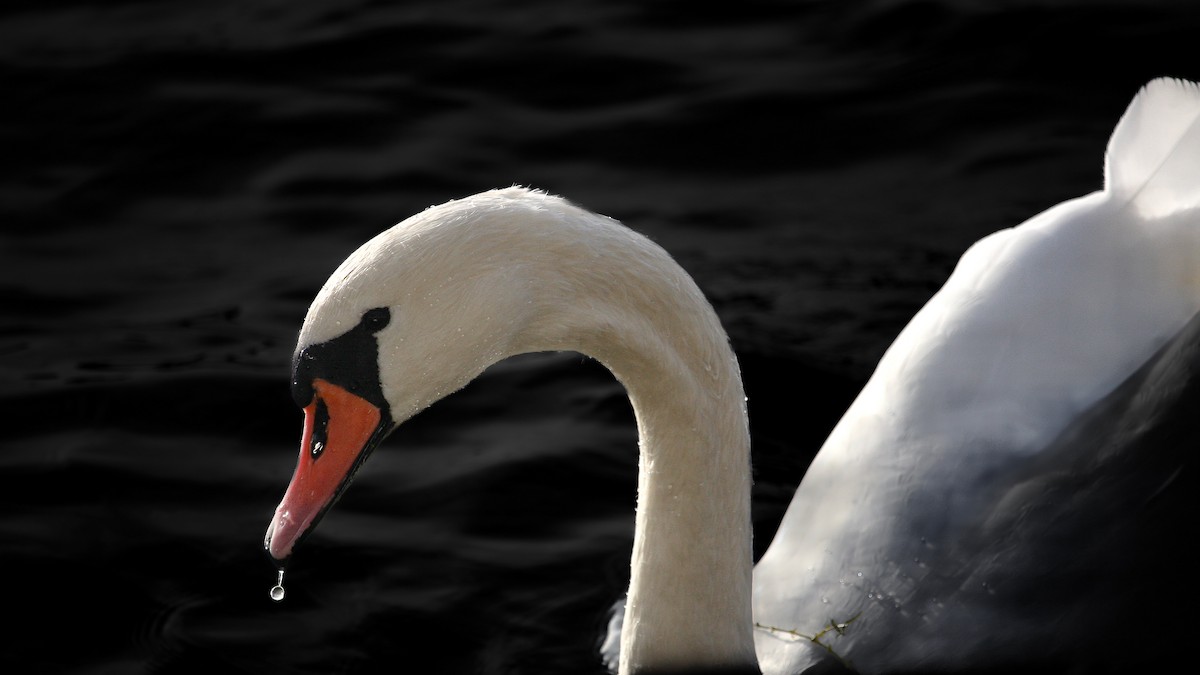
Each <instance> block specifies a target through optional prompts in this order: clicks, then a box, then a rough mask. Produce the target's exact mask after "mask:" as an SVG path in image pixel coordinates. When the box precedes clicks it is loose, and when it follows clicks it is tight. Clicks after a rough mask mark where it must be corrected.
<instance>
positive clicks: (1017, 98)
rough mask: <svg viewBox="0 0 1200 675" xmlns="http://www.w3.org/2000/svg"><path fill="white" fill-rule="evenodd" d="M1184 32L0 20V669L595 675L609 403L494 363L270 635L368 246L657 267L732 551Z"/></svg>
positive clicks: (608, 559) (814, 20) (488, 12)
mask: <svg viewBox="0 0 1200 675" xmlns="http://www.w3.org/2000/svg"><path fill="white" fill-rule="evenodd" d="M1184 5H1185V3H1154V2H1150V3H1145V2H1135V1H1133V0H1128V1H1125V2H1111V3H1104V4H1101V5H1098V6H1096V5H1095V3H1086V2H1074V3H1051V2H1040V3H1039V2H1025V3H1022V2H1000V1H998V0H997V1H992V2H987V1H984V0H978V1H975V2H963V3H953V4H952V3H942V2H934V1H920V0H895V1H891V2H883V1H878V2H867V3H841V2H782V1H780V2H769V1H759V0H743V1H742V2H737V3H728V4H725V5H720V6H713V5H702V4H698V3H690V2H645V3H626V2H575V3H554V2H540V3H513V2H486V1H483V0H473V1H468V0H462V1H453V0H446V1H443V2H437V3H433V2H421V3H416V2H412V3H383V2H357V3H350V2H333V1H328V2H303V3H300V2H297V3H286V2H260V3H246V2H215V1H214V2H204V3H182V2H177V3H168V2H104V3H99V2H86V1H82V2H60V3H54V4H53V6H48V3H35V2H19V1H18V2H8V3H5V5H4V8H3V9H2V10H0V77H2V78H3V79H2V84H3V92H4V100H5V103H4V105H3V107H2V111H0V120H2V124H0V137H2V138H3V146H2V147H3V151H4V153H3V166H4V169H3V180H2V182H0V208H2V209H3V214H2V219H0V223H3V225H2V226H0V227H2V230H0V231H2V234H0V262H2V265H0V373H2V376H0V411H3V412H2V413H0V415H2V417H0V419H3V420H4V437H3V441H0V443H2V452H0V500H3V503H2V506H0V570H2V572H3V576H2V578H3V579H4V581H5V583H6V586H7V588H6V592H5V594H4V595H5V599H4V603H3V607H4V614H5V619H6V625H7V626H8V627H7V628H5V629H4V630H3V631H2V632H0V664H2V666H3V670H5V672H23V673H24V672H28V673H96V674H100V673H104V674H109V673H193V672H197V673H199V672H204V673H374V672H423V673H475V672H479V673H543V672H552V673H600V672H602V670H601V668H600V666H599V663H598V661H597V659H596V656H595V644H596V641H597V639H598V636H599V634H600V630H601V625H602V622H603V620H604V612H605V610H606V608H607V607H608V606H609V604H610V603H611V602H612V600H613V599H614V598H616V597H617V596H618V595H619V594H620V593H621V592H622V590H623V587H624V584H625V582H626V580H627V578H628V551H629V547H630V544H631V530H632V507H633V500H634V480H635V471H636V453H635V450H634V446H635V437H634V431H633V426H632V422H631V415H630V411H629V408H628V405H627V403H626V402H625V400H624V398H623V395H622V392H621V390H620V388H619V387H618V386H617V385H616V384H615V383H614V382H613V381H612V380H611V378H610V377H609V376H608V375H607V373H606V372H604V371H603V370H602V369H601V368H599V367H598V366H596V365H595V364H592V363H589V362H586V361H584V360H583V359H581V358H580V357H578V356H576V355H570V354H566V355H536V356H530V357H523V358H520V359H516V360H513V361H510V362H507V363H504V364H501V365H499V366H497V367H496V368H494V369H493V370H491V371H489V372H488V373H487V374H485V376H484V377H483V378H481V380H479V381H478V382H476V383H474V384H473V385H471V386H470V387H468V388H467V389H466V390H464V391H462V392H460V393H459V394H456V395H454V396H452V397H451V398H450V399H448V400H447V401H445V402H443V403H441V404H439V405H438V406H436V407H435V408H434V409H432V410H430V411H428V412H427V413H425V414H423V415H421V416H420V417H419V418H417V419H416V420H414V421H413V422H412V423H410V424H409V425H407V426H406V427H404V428H403V429H401V430H400V431H399V432H397V433H396V434H394V435H393V437H392V438H391V440H390V441H389V442H388V443H387V444H386V445H385V446H384V448H383V449H381V450H380V451H378V452H376V453H375V454H374V455H373V457H372V458H371V461H370V462H369V463H368V464H367V466H366V467H365V469H364V470H363V471H362V472H361V473H360V476H359V478H358V480H357V481H356V483H355V484H354V486H353V488H351V489H350V490H349V492H348V493H347V494H346V496H345V498H344V499H343V500H342V501H341V502H340V503H339V505H338V507H337V508H336V509H335V510H334V511H332V512H331V513H330V515H329V516H328V517H326V519H325V520H324V521H323V522H322V524H321V527H320V528H319V529H318V530H317V532H316V533H315V534H314V535H313V536H312V537H310V538H309V539H308V540H306V542H305V543H304V545H303V547H302V548H301V549H300V551H299V552H298V553H297V555H296V557H295V561H294V564H293V566H292V569H291V571H290V572H289V577H288V584H287V585H288V597H287V600H286V601H285V602H284V603H282V604H278V605H276V604H273V603H272V602H271V601H270V600H269V599H268V596H267V590H268V589H269V588H270V586H271V584H272V583H273V581H274V573H273V569H272V568H271V566H270V565H269V564H268V563H267V561H266V559H265V556H264V555H263V554H262V552H261V541H262V535H263V532H264V529H265V527H266V525H267V522H268V518H269V516H270V514H271V512H272V510H273V508H274V506H275V504H276V503H277V501H278V499H279V497H280V496H281V495H282V492H283V489H284V487H285V485H286V483H287V481H288V478H289V476H290V474H291V470H292V466H293V463H294V459H295V452H296V446H297V443H298V440H299V431H300V420H301V418H300V415H299V413H298V411H296V410H295V409H294V406H293V404H292V403H291V400H290V397H289V393H288V387H287V378H288V365H289V358H290V353H291V349H292V346H293V341H294V338H295V334H296V331H297V330H298V328H299V325H300V322H301V320H302V318H303V314H304V310H305V309H306V307H307V304H308V302H309V301H310V300H311V298H312V296H313V294H314V293H315V292H316V290H317V289H318V288H319V286H320V285H321V283H323V281H324V280H325V278H326V276H327V275H328V274H329V272H331V271H332V269H333V268H334V267H335V266H336V265H337V263H338V262H340V261H341V259H342V258H343V257H345V256H346V255H347V254H348V253H349V252H350V251H351V250H353V249H354V248H355V247H356V246H357V245H358V244H359V243H360V242H362V241H364V240H365V239H367V238H369V237H370V236H371V235H373V234H374V233H376V232H378V231H379V230H381V229H383V228H385V227H386V226H388V225H390V224H392V223H394V222H396V221H398V220H401V219H402V218H404V217H406V216H407V215H409V214H411V213H413V212H415V211H417V210H419V209H421V208H423V207H425V206H427V205H429V204H433V203H438V202H442V201H445V200H447V199H450V198H454V197H460V196H464V195H466V194H470V193H473V192H476V191H480V190H484V189H488V188H492V187H500V186H505V185H510V184H514V183H519V184H527V185H533V186H537V187H541V188H544V189H546V190H549V191H551V192H556V193H559V194H562V195H564V196H567V197H568V198H570V199H572V200H574V201H576V202H578V203H580V204H582V205H584V206H587V207H589V208H592V209H594V210H596V211H599V212H602V213H605V214H608V215H612V216H614V217H617V218H619V219H621V220H623V221H625V222H626V223H627V224H629V225H631V226H632V227H634V228H635V229H638V230H640V231H642V232H644V233H646V234H648V235H650V236H651V237H653V238H654V239H656V240H657V241H659V242H660V243H661V244H662V245H663V246H665V247H666V248H667V249H668V250H670V251H672V252H673V253H674V254H675V255H676V256H677V258H678V259H679V260H680V262H681V263H682V264H683V265H684V266H685V267H686V268H687V269H689V270H690V271H691V272H692V273H693V275H694V276H695V277H696V279H697V281H698V282H699V283H700V285H701V286H702V287H703V288H704V289H705V291H706V292H707V293H708V294H709V296H710V298H711V299H712V301H713V303H714V304H715V306H716V308H717V310H718V312H719V313H720V315H721V317H722V319H723V320H724V321H725V323H726V326H727V327H728V330H729V332H730V334H731V337H732V339H733V342H734V345H735V346H736V348H737V349H738V352H739V356H740V358H741V359H742V361H743V364H744V367H745V371H746V379H747V383H748V389H749V395H750V406H751V408H750V410H751V415H752V423H753V431H754V442H755V471H756V481H757V482H756V488H755V489H756V491H755V520H756V528H757V531H758V537H757V541H758V548H759V549H760V551H761V548H762V547H763V546H765V544H766V543H767V542H768V541H769V540H770V537H771V534H772V532H773V529H774V527H775V524H776V522H777V520H778V518H779V517H780V516H781V514H782V509H783V508H784V507H785V506H786V504H787V501H788V499H789V498H790V495H791V492H792V491H793V490H794V489H795V485H796V484H797V482H798V481H799V478H800V476H801V475H802V473H803V470H804V467H805V465H806V463H807V461H808V459H809V458H810V457H811V454H812V453H813V452H814V451H815V450H816V448H817V447H818V445H819V443H820V441H821V440H822V439H823V437H824V434H825V433H826V432H827V431H828V429H829V428H830V427H831V426H832V424H833V423H834V422H835V421H836V419H837V417H838V415H839V414H840V412H841V411H842V410H843V409H844V407H845V406H846V405H847V404H848V403H849V400H850V398H851V397H852V396H853V394H854V392H855V391H856V389H857V387H859V386H860V385H861V383H862V382H863V381H864V380H865V378H866V377H867V375H869V373H870V369H871V367H872V365H873V363H874V362H875V361H876V360H877V359H878V357H879V356H880V355H881V353H882V351H883V350H884V349H885V348H886V346H887V345H888V343H889V342H890V340H891V339H892V338H893V337H894V336H895V334H896V333H897V331H898V330H899V329H900V328H901V327H902V326H903V324H904V323H905V321H906V320H907V319H908V317H910V316H911V315H912V314H913V312H915V311H916V309H917V308H918V307H920V305H921V304H922V303H923V302H924V301H925V299H926V298H928V296H929V295H930V294H931V293H932V292H933V291H934V290H936V288H937V287H938V286H939V285H940V283H941V282H942V280H944V278H945V277H946V275H947V274H948V273H949V271H950V269H951V268H952V266H953V263H954V261H955V260H956V259H957V257H958V255H960V254H961V252H962V251H963V250H964V249H965V247H966V246H967V245H969V244H970V243H971V242H973V241H974V240H976V239H978V238H979V237H980V236H982V235H984V234H986V233H988V232H991V231H993V230H996V229H999V228H1001V227H1006V226H1010V225H1013V224H1016V223H1018V222H1020V221H1021V220H1023V219H1025V218H1026V217H1028V216H1030V215H1033V214H1034V213H1036V212H1038V211H1040V210H1042V209H1044V208H1046V207H1048V206H1050V205H1053V204H1055V203H1057V202H1059V201H1062V200H1063V199H1066V198H1070V197H1074V196H1077V195H1081V194H1084V193H1086V192H1089V191H1091V190H1094V189H1096V188H1098V187H1099V186H1100V185H1101V181H1102V168H1101V167H1102V157H1103V149H1104V144H1105V142H1106V140H1107V137H1108V134H1109V133H1110V131H1111V129H1112V127H1113V125H1114V124H1115V123H1116V121H1117V119H1118V118H1119V116H1120V114H1121V112H1122V111H1123V110H1124V108H1125V106H1126V104H1127V103H1128V101H1129V99H1130V98H1131V97H1132V96H1133V95H1134V93H1135V92H1136V91H1137V89H1138V87H1140V86H1141V85H1142V84H1143V83H1145V82H1146V81H1147V80H1149V79H1151V78H1152V77H1155V76H1160V75H1173V76H1177V77H1184V78H1189V79H1198V78H1200V52H1197V51H1196V48H1195V44H1196V37H1195V36H1196V33H1197V29H1200V11H1198V10H1196V9H1187V8H1184Z"/></svg>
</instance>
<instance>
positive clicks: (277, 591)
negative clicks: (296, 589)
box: [271, 570, 286, 602]
mask: <svg viewBox="0 0 1200 675" xmlns="http://www.w3.org/2000/svg"><path fill="white" fill-rule="evenodd" d="M285 592H286V591H284V590H283V570H279V578H278V579H277V580H276V581H275V585H274V586H272V587H271V599H272V600H274V601H275V602H279V601H280V600H283V596H284V593H285Z"/></svg>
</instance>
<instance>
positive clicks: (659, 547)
mask: <svg viewBox="0 0 1200 675" xmlns="http://www.w3.org/2000/svg"><path fill="white" fill-rule="evenodd" d="M645 245H646V246H648V247H649V246H652V245H650V244H649V243H648V242H645ZM592 262H595V260H593V261H592ZM609 262H610V263H611V264H609V265H600V266H596V265H589V266H588V268H590V269H591V270H592V271H590V272H589V271H588V270H586V269H583V268H581V267H571V266H567V269H572V270H574V271H573V272H572V273H571V274H569V275H568V278H567V279H566V283H568V284H569V285H571V286H573V287H574V288H573V290H574V291H575V293H572V295H575V296H576V297H574V298H572V301H571V304H570V306H568V307H556V308H547V310H548V311H546V312H545V313H544V314H543V316H546V317H549V320H548V321H547V322H545V323H542V324H541V325H540V327H539V329H538V331H537V332H541V334H542V340H545V341H546V342H545V343H544V344H545V346H549V347H550V348H554V349H569V350H574V351H580V352H583V353H585V354H587V355H588V356H591V357H593V358H595V359H596V360H598V361H600V362H601V363H603V364H604V365H605V366H606V367H608V368H609V370H611V371H612V373H613V374H614V375H615V376H616V377H617V379H618V380H619V381H620V382H621V383H622V384H623V385H624V386H625V388H626V391H627V392H628V394H629V398H630V400H631V402H632V404H633V409H634V413H635V415H636V417H637V424H638V432H639V443H640V451H641V453H640V470H639V474H638V504H637V518H636V529H635V533H634V545H633V558H632V561H631V579H630V586H629V596H628V599H627V602H626V608H625V621H624V628H623V631H622V642H621V673H622V674H625V673H637V672H640V671H644V670H654V669H666V670H670V669H673V668H680V667H686V666H692V667H695V666H708V667H713V666H717V667H729V666H735V667H736V666H748V667H756V664H757V660H756V658H755V652H754V639H753V632H752V631H753V626H752V621H753V619H752V615H751V588H752V582H751V574H752V568H753V560H752V550H751V525H750V449H749V445H750V443H749V433H748V430H747V421H746V411H745V395H744V392H743V388H742V382H741V376H740V374H739V371H738V366H737V361H736V358H735V356H734V354H733V351H732V350H731V349H730V347H729V344H728V339H727V337H726V335H725V332H724V330H723V329H722V328H721V325H720V322H719V320H718V319H717V317H716V315H715V313H714V312H713V310H712V308H711V306H710V305H709V304H708V302H707V301H706V300H705V299H704V297H703V294H702V293H701V292H700V290H699V289H698V288H697V287H696V285H695V283H694V282H693V281H692V279H691V278H690V277H689V276H688V275H687V274H686V273H685V272H684V271H683V270H682V269H681V268H679V267H678V265H676V264H675V263H674V261H672V260H671V259H670V258H669V257H668V256H667V255H666V254H665V253H663V252H662V251H661V250H660V249H658V248H657V247H653V248H652V249H651V250H648V251H645V255H644V256H641V257H635V258H634V259H630V258H629V257H627V256H622V257H621V258H620V259H619V260H610V261H609Z"/></svg>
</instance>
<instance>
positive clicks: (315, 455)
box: [264, 379, 389, 566]
mask: <svg viewBox="0 0 1200 675" xmlns="http://www.w3.org/2000/svg"><path fill="white" fill-rule="evenodd" d="M313 390H314V392H315V395H314V396H313V400H312V402H311V403H309V404H308V405H307V406H305V407H304V436H303V437H302V438H301V441H300V459H299V461H298V462H297V464H296V472H295V473H293V474H292V482H291V484H289V485H288V489H287V492H286V493H284V495H283V501H281V502H280V503H279V507H278V508H277V509H275V518H274V519H273V520H272V521H271V525H270V527H268V528H267V537H266V540H265V542H264V545H265V546H266V549H267V553H269V554H270V555H271V557H272V558H273V559H275V561H276V563H277V564H279V565H281V566H282V564H283V562H284V561H286V560H287V558H288V557H289V556H291V554H292V549H293V548H294V547H295V545H296V542H298V541H299V540H300V538H301V537H303V536H304V535H305V534H307V533H308V532H309V531H310V530H312V528H313V527H314V526H315V525H316V524H317V521H318V520H320V518H321V516H322V515H324V514H325V511H327V510H328V509H329V507H330V506H332V505H333V503H334V502H335V501H337V498H338V497H339V496H340V495H341V493H342V491H343V490H345V489H346V486H347V485H349V484H350V479H351V478H352V477H353V476H354V472H355V471H356V470H357V469H358V466H359V465H360V464H361V463H362V461H363V460H364V459H366V456H367V455H368V454H369V453H370V451H371V450H372V449H373V448H374V447H375V446H376V445H378V444H379V442H380V441H381V440H383V437H384V436H386V435H387V431H389V430H388V429H385V428H384V427H385V426H387V425H385V424H383V413H382V412H381V411H380V409H379V408H378V407H376V406H375V405H374V404H372V403H370V402H368V401H367V400H365V399H363V398H362V397H360V396H358V395H356V394H353V393H351V392H349V391H347V390H346V389H344V388H342V387H340V386H338V385H336V384H333V383H331V382H328V381H326V380H323V379H317V380H315V381H314V382H313Z"/></svg>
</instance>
